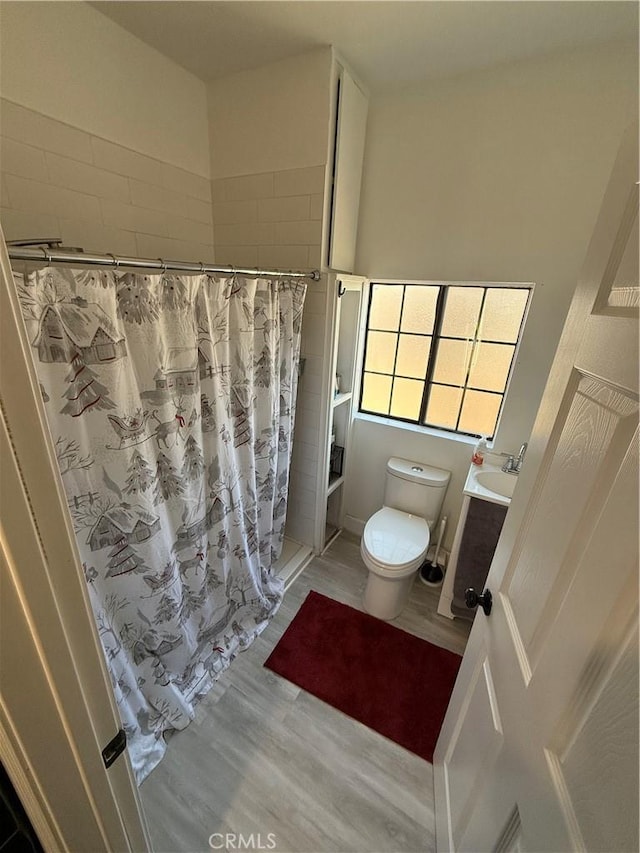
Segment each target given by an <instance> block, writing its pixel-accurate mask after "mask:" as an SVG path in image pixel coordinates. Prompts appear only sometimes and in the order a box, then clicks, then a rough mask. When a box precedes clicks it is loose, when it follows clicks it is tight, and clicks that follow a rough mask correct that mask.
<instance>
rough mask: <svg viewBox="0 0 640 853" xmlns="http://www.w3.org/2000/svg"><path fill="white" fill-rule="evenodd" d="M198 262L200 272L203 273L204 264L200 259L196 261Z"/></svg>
mask: <svg viewBox="0 0 640 853" xmlns="http://www.w3.org/2000/svg"><path fill="white" fill-rule="evenodd" d="M198 263H199V264H200V274H201V275H204V264H203V263H202V261H198Z"/></svg>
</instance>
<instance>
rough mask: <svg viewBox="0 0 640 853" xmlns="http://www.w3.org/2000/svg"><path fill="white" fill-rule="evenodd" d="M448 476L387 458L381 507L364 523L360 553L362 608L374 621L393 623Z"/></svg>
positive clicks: (426, 545)
mask: <svg viewBox="0 0 640 853" xmlns="http://www.w3.org/2000/svg"><path fill="white" fill-rule="evenodd" d="M450 478H451V473H450V472H449V471H444V470H442V468H432V467H431V466H430V465H423V464H422V463H421V462H410V461H409V460H407V459H398V458H397V457H395V456H394V457H392V458H391V459H389V461H388V462H387V473H386V481H385V489H384V506H383V507H382V509H379V510H378V512H376V513H374V515H372V516H371V518H370V519H369V521H367V523H366V525H365V528H364V533H363V535H362V540H361V542H360V553H361V555H362V559H363V560H364V563H365V565H366V567H367V568H368V569H369V577H368V579H367V586H366V589H365V591H364V599H363V605H364V609H365V610H366V611H367V613H370V614H371V615H372V616H376V617H377V618H378V619H385V620H389V619H395V618H396V616H399V615H400V612H401V611H402V608H403V607H404V606H405V604H406V603H407V598H408V597H409V592H410V590H411V587H412V585H413V581H414V580H415V577H416V575H417V573H418V569H419V568H420V567H421V566H422V564H423V563H424V560H425V557H426V556H427V550H428V548H429V539H430V534H431V531H432V530H433V529H434V527H435V525H436V522H437V520H438V516H439V515H440V510H441V509H442V502H443V500H444V496H445V492H446V491H447V486H448V485H449V479H450Z"/></svg>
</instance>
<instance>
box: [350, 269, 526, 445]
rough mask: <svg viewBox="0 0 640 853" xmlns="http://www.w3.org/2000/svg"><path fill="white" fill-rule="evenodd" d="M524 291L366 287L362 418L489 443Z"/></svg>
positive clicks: (519, 329)
mask: <svg viewBox="0 0 640 853" xmlns="http://www.w3.org/2000/svg"><path fill="white" fill-rule="evenodd" d="M383 291H385V292H387V293H386V295H385V293H383ZM530 292H531V291H530V288H527V287H513V288H511V287H507V288H504V287H491V286H481V285H478V284H474V285H446V284H443V285H414V284H398V285H395V284H388V285H387V284H372V287H371V295H370V301H369V315H368V318H367V332H366V338H365V360H364V366H363V382H362V390H361V397H360V409H361V411H366V412H369V413H372V414H380V415H383V416H386V417H390V418H393V419H395V420H404V421H409V422H411V423H418V424H420V423H422V424H424V425H425V426H434V427H437V428H439V429H444V430H448V431H453V432H461V433H465V434H469V435H479V434H481V433H482V434H487V435H489V436H492V435H493V434H494V432H495V428H496V425H497V422H498V419H499V416H500V411H501V409H502V403H503V399H504V395H505V391H506V387H507V384H508V381H509V377H510V374H511V369H512V365H513V360H514V356H515V349H516V346H517V343H518V340H519V337H520V334H521V332H522V326H523V320H524V314H525V312H526V307H527V304H528V300H529V296H530ZM502 318H504V322H502ZM392 321H393V322H392ZM392 361H393V364H391V362H392Z"/></svg>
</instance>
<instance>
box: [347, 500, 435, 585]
mask: <svg viewBox="0 0 640 853" xmlns="http://www.w3.org/2000/svg"><path fill="white" fill-rule="evenodd" d="M428 547H429V525H428V524H427V522H426V520H425V519H424V518H421V517H420V516H418V515H410V514H409V513H407V512H401V511H400V510H397V509H392V508H391V507H383V508H382V509H380V510H378V512H376V513H374V515H372V516H371V518H370V519H369V521H367V523H366V525H365V528H364V534H363V537H362V542H361V549H362V552H363V556H365V557H366V558H368V561H369V562H370V563H371V566H370V567H371V568H372V569H373V570H374V571H375V570H376V569H377V570H378V571H379V572H380V573H381V574H385V575H386V574H387V573H388V574H389V575H392V574H395V573H396V572H398V573H400V572H403V571H406V570H407V569H412V570H413V569H414V568H419V566H420V563H421V562H422V559H423V558H424V556H425V554H426V553H427V549H428ZM415 563H417V565H415V566H414V564H415Z"/></svg>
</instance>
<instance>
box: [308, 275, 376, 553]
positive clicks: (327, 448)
mask: <svg viewBox="0 0 640 853" xmlns="http://www.w3.org/2000/svg"><path fill="white" fill-rule="evenodd" d="M367 283H368V282H367V280H366V279H364V278H362V277H361V276H355V275H342V274H339V273H331V274H330V275H329V281H328V288H329V305H330V316H329V321H328V328H327V336H326V341H327V350H328V352H329V353H330V357H329V358H328V359H327V372H326V375H325V389H326V393H325V395H324V398H325V406H324V410H323V412H322V429H321V432H322V434H323V435H324V445H323V447H322V448H321V453H320V460H319V465H320V474H319V481H320V483H321V484H322V486H321V488H322V498H321V500H319V501H318V515H317V519H316V543H315V544H316V551H317V552H321V551H322V550H324V548H326V546H327V545H328V544H329V543H330V542H331V540H332V539H333V538H334V537H335V536H336V535H337V533H338V532H339V531H340V530H341V529H342V524H343V496H344V482H345V474H346V468H347V461H348V458H349V452H350V441H351V425H352V421H353V412H354V408H355V407H357V404H358V395H359V391H360V387H359V376H358V375H357V372H356V366H357V363H358V358H359V347H360V341H361V336H360V319H361V308H362V299H363V291H364V287H365V285H366V284H367Z"/></svg>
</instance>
